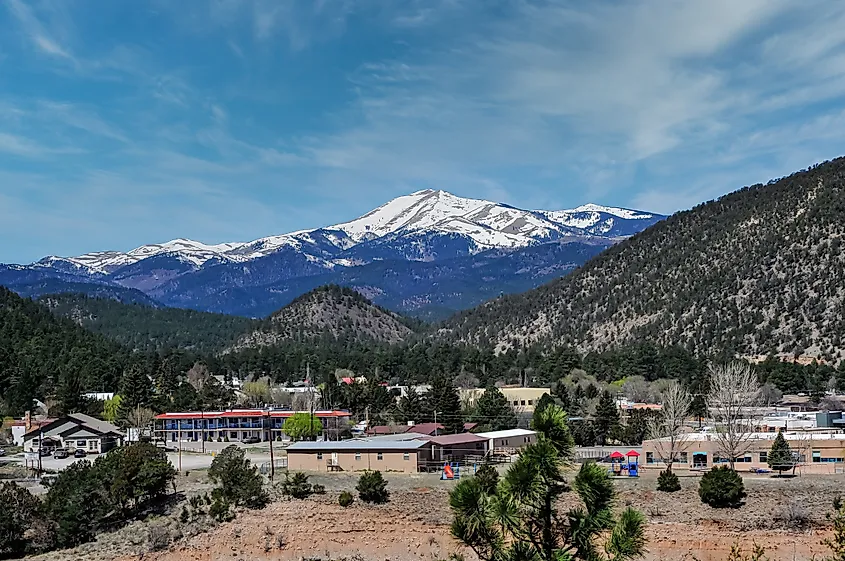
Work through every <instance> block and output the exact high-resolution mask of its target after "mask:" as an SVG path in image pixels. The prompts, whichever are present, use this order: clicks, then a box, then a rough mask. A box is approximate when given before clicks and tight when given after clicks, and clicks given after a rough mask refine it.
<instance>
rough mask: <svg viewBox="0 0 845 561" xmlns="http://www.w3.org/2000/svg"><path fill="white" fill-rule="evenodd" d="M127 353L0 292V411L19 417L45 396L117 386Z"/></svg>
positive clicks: (3, 289) (64, 321)
mask: <svg viewBox="0 0 845 561" xmlns="http://www.w3.org/2000/svg"><path fill="white" fill-rule="evenodd" d="M127 359H128V353H126V352H125V351H124V350H123V349H121V348H120V347H119V346H118V345H117V344H115V343H113V342H110V341H108V340H106V339H105V338H103V337H101V336H99V335H95V334H93V333H90V332H88V331H86V330H85V329H83V328H81V327H79V326H78V325H75V324H74V323H73V322H71V321H70V320H66V319H61V318H56V317H54V316H53V315H51V314H50V311H49V310H47V308H45V307H43V306H41V305H39V304H37V303H34V302H32V301H31V300H28V299H24V298H21V297H20V296H18V295H17V294H15V293H13V292H11V291H9V290H7V289H5V288H3V287H0V402H2V403H0V409H4V410H5V412H7V413H10V414H20V413H22V412H23V411H24V410H26V409H29V408H30V407H31V405H32V400H33V399H35V398H40V399H43V398H44V397H45V396H46V395H48V394H54V395H60V394H62V393H68V394H76V395H78V394H79V393H81V392H83V391H94V390H98V389H104V390H111V389H112V388H115V387H117V386H118V385H119V383H120V379H121V375H122V373H123V370H124V367H125V365H126V362H127Z"/></svg>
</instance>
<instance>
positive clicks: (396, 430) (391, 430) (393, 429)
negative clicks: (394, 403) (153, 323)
mask: <svg viewBox="0 0 845 561" xmlns="http://www.w3.org/2000/svg"><path fill="white" fill-rule="evenodd" d="M409 428H410V427H408V426H407V425H376V426H374V427H370V428H368V429H367V434H403V433H406V432H408V429H409Z"/></svg>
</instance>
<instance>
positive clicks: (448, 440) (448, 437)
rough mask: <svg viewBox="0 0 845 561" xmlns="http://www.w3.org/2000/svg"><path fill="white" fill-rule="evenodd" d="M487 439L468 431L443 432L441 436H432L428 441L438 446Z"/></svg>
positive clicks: (471, 442) (473, 442) (470, 442)
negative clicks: (458, 432)
mask: <svg viewBox="0 0 845 561" xmlns="http://www.w3.org/2000/svg"><path fill="white" fill-rule="evenodd" d="M486 440H487V439H486V438H482V437H480V436H478V435H477V434H472V433H468V432H464V433H460V434H444V435H443V436H432V437H431V438H430V439H429V441H431V443H432V444H438V445H440V446H454V445H456V444H475V443H477V442H485V441H486Z"/></svg>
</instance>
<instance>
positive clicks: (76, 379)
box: [57, 370, 87, 415]
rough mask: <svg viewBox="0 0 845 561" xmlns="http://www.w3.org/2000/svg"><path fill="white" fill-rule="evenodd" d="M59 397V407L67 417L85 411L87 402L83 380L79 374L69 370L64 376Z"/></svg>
mask: <svg viewBox="0 0 845 561" xmlns="http://www.w3.org/2000/svg"><path fill="white" fill-rule="evenodd" d="M57 397H58V398H59V407H60V408H61V410H62V413H64V414H65V415H67V414H69V413H79V412H81V411H85V409H86V405H87V400H86V399H85V397H84V396H83V395H82V379H81V378H80V376H79V373H78V372H72V371H70V370H67V371H65V372H64V373H63V374H62V383H61V385H60V386H59V392H58V396H57Z"/></svg>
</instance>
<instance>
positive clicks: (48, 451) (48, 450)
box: [38, 448, 53, 458]
mask: <svg viewBox="0 0 845 561" xmlns="http://www.w3.org/2000/svg"><path fill="white" fill-rule="evenodd" d="M38 455H39V456H41V457H42V458H43V457H44V456H52V455H53V449H52V448H39V449H38Z"/></svg>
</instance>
